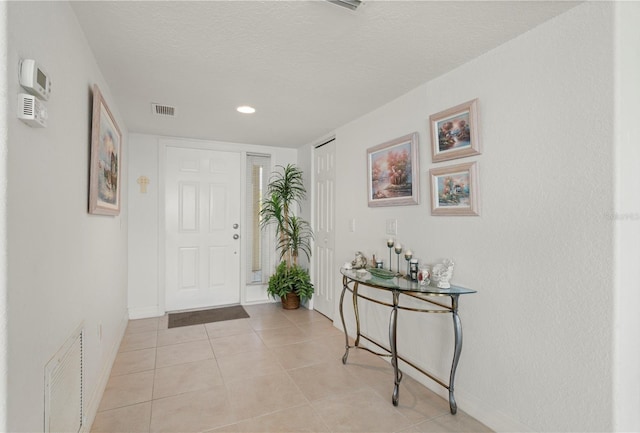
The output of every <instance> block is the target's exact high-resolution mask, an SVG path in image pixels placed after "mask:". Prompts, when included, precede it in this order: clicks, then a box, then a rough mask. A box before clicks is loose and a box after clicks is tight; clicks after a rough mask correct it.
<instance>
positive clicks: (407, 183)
mask: <svg viewBox="0 0 640 433" xmlns="http://www.w3.org/2000/svg"><path fill="white" fill-rule="evenodd" d="M367 165H368V170H367V188H368V196H369V207H376V206H402V205H412V204H418V201H419V191H418V187H419V184H420V182H419V180H418V133H417V132H414V133H412V134H409V135H405V136H403V137H400V138H396V139H395V140H391V141H387V142H386V143H382V144H379V145H377V146H374V147H371V148H369V149H367Z"/></svg>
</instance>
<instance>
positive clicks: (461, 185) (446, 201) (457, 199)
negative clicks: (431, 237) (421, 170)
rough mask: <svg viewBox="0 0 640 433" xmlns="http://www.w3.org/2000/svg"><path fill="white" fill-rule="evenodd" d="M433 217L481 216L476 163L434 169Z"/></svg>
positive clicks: (432, 172)
mask: <svg viewBox="0 0 640 433" xmlns="http://www.w3.org/2000/svg"><path fill="white" fill-rule="evenodd" d="M429 174H430V175H431V215H480V210H479V207H478V202H479V200H478V199H479V197H478V170H477V163H476V162H468V163H465V164H457V165H451V166H448V167H440V168H433V169H431V170H430V171H429Z"/></svg>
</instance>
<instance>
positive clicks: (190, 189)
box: [165, 147, 241, 311]
mask: <svg viewBox="0 0 640 433" xmlns="http://www.w3.org/2000/svg"><path fill="white" fill-rule="evenodd" d="M165 173H166V180H165V204H166V210H165V212H166V250H165V251H166V280H165V283H166V290H165V297H166V299H165V301H166V309H167V311H175V310H185V309H193V308H202V307H210V306H218V305H226V304H235V303H239V302H240V240H239V236H240V227H239V224H240V184H241V157H240V154H239V153H233V152H219V151H213V150H201V149H185V148H177V147H167V157H166V172H165Z"/></svg>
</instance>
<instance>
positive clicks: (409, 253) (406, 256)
mask: <svg viewBox="0 0 640 433" xmlns="http://www.w3.org/2000/svg"><path fill="white" fill-rule="evenodd" d="M411 257H413V252H412V251H411V250H407V251H406V252H405V253H404V259H405V260H406V261H407V274H406V275H407V278H409V272H410V270H409V261H410V260H411Z"/></svg>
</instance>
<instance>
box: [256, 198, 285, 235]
mask: <svg viewBox="0 0 640 433" xmlns="http://www.w3.org/2000/svg"><path fill="white" fill-rule="evenodd" d="M270 224H276V225H277V229H278V230H280V229H281V228H282V226H283V225H284V209H283V208H282V202H281V201H280V200H279V199H278V197H277V195H275V194H271V195H270V196H269V198H267V199H265V200H264V201H263V202H262V209H260V226H261V227H262V228H264V227H266V226H268V225H270Z"/></svg>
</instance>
